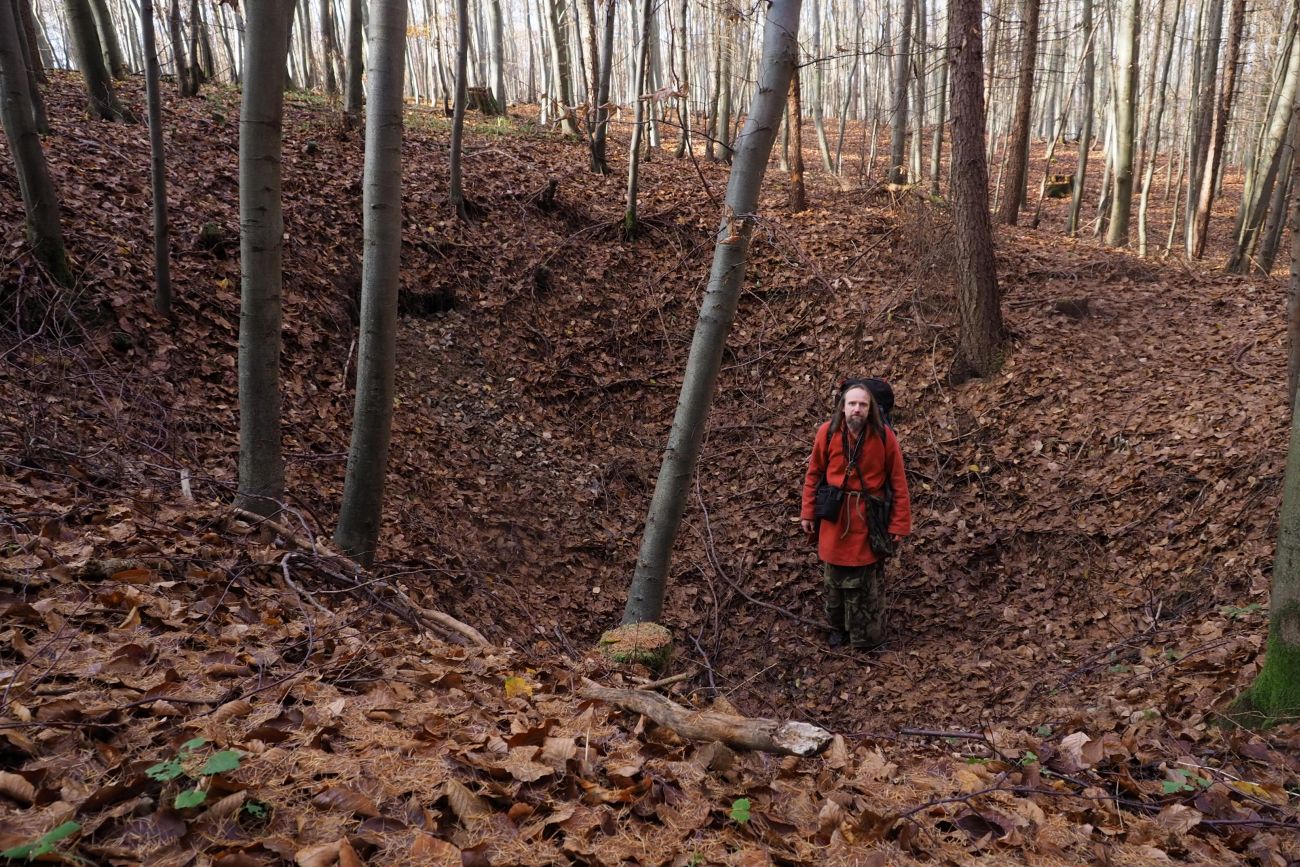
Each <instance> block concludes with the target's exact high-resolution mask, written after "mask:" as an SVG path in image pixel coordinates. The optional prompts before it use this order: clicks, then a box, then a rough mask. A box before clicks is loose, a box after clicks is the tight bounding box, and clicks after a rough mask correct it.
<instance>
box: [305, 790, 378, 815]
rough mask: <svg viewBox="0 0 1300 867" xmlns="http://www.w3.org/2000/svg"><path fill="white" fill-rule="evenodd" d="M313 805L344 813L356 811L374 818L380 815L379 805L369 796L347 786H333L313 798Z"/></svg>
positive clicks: (358, 813)
mask: <svg viewBox="0 0 1300 867" xmlns="http://www.w3.org/2000/svg"><path fill="white" fill-rule="evenodd" d="M311 803H312V806H314V807H319V808H321V809H322V810H338V811H340V812H343V813H356V814H357V815H358V816H365V817H366V818H368V819H373V818H375V817H376V816H378V815H379V807H378V806H376V804H375V802H374V800H373V799H372V798H370V797H369V796H367V795H365V794H362V793H361V792H358V791H357V790H356V789H349V788H347V787H346V786H331V787H330V788H328V789H326V790H325V791H323V792H321V793H319V794H318V795H316V797H314V798H312V799H311Z"/></svg>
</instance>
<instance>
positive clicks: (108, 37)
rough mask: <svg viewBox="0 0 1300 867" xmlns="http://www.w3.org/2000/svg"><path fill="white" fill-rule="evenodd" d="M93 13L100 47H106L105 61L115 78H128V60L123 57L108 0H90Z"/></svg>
mask: <svg viewBox="0 0 1300 867" xmlns="http://www.w3.org/2000/svg"><path fill="white" fill-rule="evenodd" d="M90 10H91V14H93V15H94V16H95V29H96V30H98V31H99V43H100V47H101V48H103V49H104V61H105V62H106V63H107V64H108V71H109V73H110V74H112V76H113V77H114V78H117V79H122V78H126V75H127V68H126V61H125V60H124V59H123V58H122V42H121V40H119V39H118V38H117V26H116V25H115V24H113V16H112V14H110V13H109V11H108V2H107V0H90Z"/></svg>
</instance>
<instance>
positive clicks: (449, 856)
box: [411, 833, 461, 867]
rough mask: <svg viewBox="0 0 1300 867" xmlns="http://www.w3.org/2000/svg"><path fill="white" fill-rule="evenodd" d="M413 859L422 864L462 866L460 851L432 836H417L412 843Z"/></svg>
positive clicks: (421, 834) (447, 866)
mask: <svg viewBox="0 0 1300 867" xmlns="http://www.w3.org/2000/svg"><path fill="white" fill-rule="evenodd" d="M411 857H412V858H415V859H418V861H419V863H421V864H436V865H446V867H460V864H461V853H460V849H459V848H457V847H456V846H453V845H452V844H451V843H448V842H447V841H446V840H442V839H439V838H438V837H435V836H433V835H432V834H424V833H420V834H416V835H415V839H414V840H413V841H411Z"/></svg>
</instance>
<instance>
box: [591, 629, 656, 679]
mask: <svg viewBox="0 0 1300 867" xmlns="http://www.w3.org/2000/svg"><path fill="white" fill-rule="evenodd" d="M599 647H600V652H601V653H603V654H604V655H605V656H606V657H608V658H609V659H612V660H613V661H614V662H618V663H623V664H628V663H640V664H641V665H644V666H646V667H647V668H649V669H651V670H652V671H663V670H664V668H665V667H666V666H667V665H668V660H669V659H670V658H671V657H672V655H673V634H672V633H671V632H669V631H668V629H667V628H665V627H663V626H660V625H659V624H658V623H629V624H628V625H626V626H620V627H618V628H617V629H611V630H609V631H608V632H606V633H605V634H604V635H602V636H601V637H600V644H599Z"/></svg>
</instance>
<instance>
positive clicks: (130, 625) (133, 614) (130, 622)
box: [117, 605, 140, 629]
mask: <svg viewBox="0 0 1300 867" xmlns="http://www.w3.org/2000/svg"><path fill="white" fill-rule="evenodd" d="M139 625H140V607H139V606H138V605H134V606H132V607H131V611H130V613H129V614H127V615H126V617H125V619H123V620H122V622H121V623H119V624H118V625H117V628H118V629H134V628H135V627H137V626H139Z"/></svg>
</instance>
